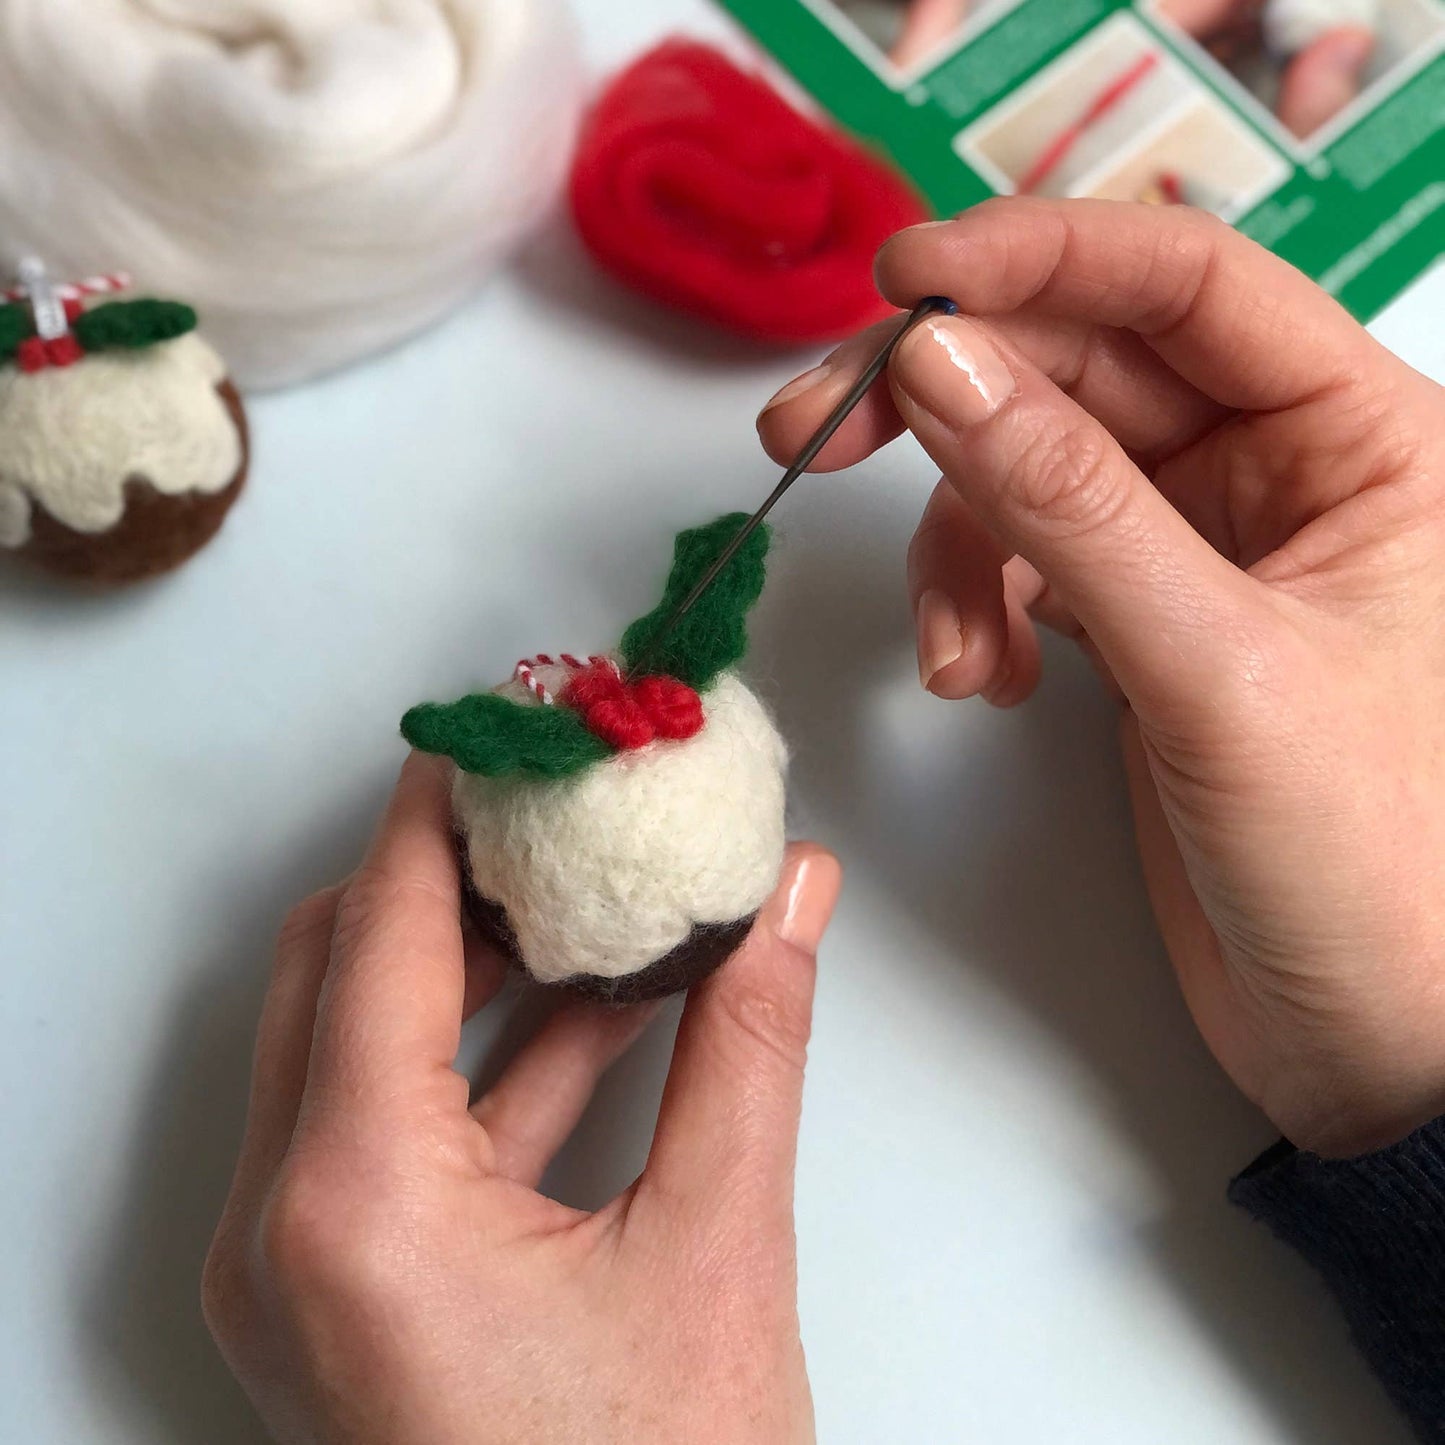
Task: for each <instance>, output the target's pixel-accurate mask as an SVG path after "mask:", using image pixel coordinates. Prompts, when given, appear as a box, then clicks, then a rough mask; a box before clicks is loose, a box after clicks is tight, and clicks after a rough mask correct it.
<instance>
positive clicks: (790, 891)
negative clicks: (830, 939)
mask: <svg viewBox="0 0 1445 1445" xmlns="http://www.w3.org/2000/svg"><path fill="white" fill-rule="evenodd" d="M841 877H842V874H841V871H840V870H839V867H838V861H837V859H835V858H834V857H833V856H832V854H831V853H805V854H803V855H802V856H801V857H799V858H794V859H793V860H792V861H791V862H790V863H789V864H788V867H787V868H786V869H785V870H784V873H783V879H782V882H781V884H780V885H779V893H780V895H781V901H782V904H783V908H782V916H781V918H780V919H779V920H778V923H777V925H776V926H775V928H774V930H773V931H774V932H775V933H776V934H777V935H778V937H779V938H781V939H782V940H783V942H784V943H790V944H792V945H793V947H794V948H801V949H803V950H804V952H806V953H816V952H817V949H818V945H819V944H820V943H821V942H822V941H823V934H824V933H825V932H826V931H827V928H828V920H829V919H831V918H832V916H833V905H834V904H835V903H837V901H838V885H839V882H840V881H841Z"/></svg>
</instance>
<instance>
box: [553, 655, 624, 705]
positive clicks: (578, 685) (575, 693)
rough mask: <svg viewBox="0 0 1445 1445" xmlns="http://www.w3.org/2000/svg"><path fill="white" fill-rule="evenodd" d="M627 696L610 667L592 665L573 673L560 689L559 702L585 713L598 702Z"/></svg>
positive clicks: (622, 685)
mask: <svg viewBox="0 0 1445 1445" xmlns="http://www.w3.org/2000/svg"><path fill="white" fill-rule="evenodd" d="M626 695H627V688H626V686H625V684H624V683H623V681H622V679H621V678H620V677H619V676H618V675H617V673H616V672H615V671H614V670H613V669H612V668H610V667H605V666H602V665H600V664H594V665H593V666H591V667H584V668H581V669H579V670H578V671H577V672H574V673H573V674H572V676H571V677H570V678H568V680H567V685H566V687H564V688H563V689H562V694H561V701H562V702H563V703H565V704H566V705H567V706H568V707H572V708H576V709H577V711H578V712H583V713H585V712H586V711H587V709H588V708H589V707H592V706H594V705H595V704H597V703H599V702H610V701H615V700H616V699H618V698H621V697H625V696H626Z"/></svg>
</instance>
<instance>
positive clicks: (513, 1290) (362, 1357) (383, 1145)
mask: <svg viewBox="0 0 1445 1445" xmlns="http://www.w3.org/2000/svg"><path fill="white" fill-rule="evenodd" d="M838 881H839V874H838V867H837V864H836V863H835V862H834V860H833V859H832V858H831V857H830V856H829V855H827V854H826V853H823V852H821V851H819V850H818V849H815V848H809V847H804V848H795V849H794V850H793V851H792V853H791V854H790V856H789V861H788V865H787V868H786V870H785V874H784V878H783V882H782V884H781V886H780V888H779V890H778V893H777V894H776V895H775V897H774V899H773V901H772V902H771V903H770V904H769V905H768V906H767V907H766V908H765V909H764V910H763V913H762V915H761V916H760V918H759V920H758V924H757V927H756V928H755V929H754V931H753V934H752V936H751V938H750V939H749V940H748V942H747V943H746V944H745V945H744V947H743V949H742V950H741V952H740V953H739V954H738V955H737V956H736V957H734V958H733V959H731V960H730V961H729V962H728V963H726V964H724V966H723V967H722V968H721V969H720V970H719V972H718V973H717V974H715V975H714V976H713V977H712V978H711V979H709V980H708V981H707V982H706V983H704V984H702V985H700V986H699V987H697V988H696V989H694V990H693V992H692V995H691V997H690V998H689V1000H688V1003H687V1007H686V1009H685V1011H684V1014H683V1019H682V1025H681V1028H680V1030H679V1033H678V1039H677V1045H676V1049H675V1052H674V1055H673V1061H672V1069H671V1072H670V1075H669V1077H668V1081H667V1089H666V1093H665V1095H664V1098H663V1103H662V1109H661V1113H660V1116H659V1119H658V1124H657V1131H656V1136H655V1138H654V1141H653V1146H652V1151H651V1155H650V1157H649V1159H648V1162H647V1167H646V1169H645V1170H644V1172H643V1174H642V1176H641V1178H640V1179H638V1180H637V1182H636V1183H635V1184H634V1185H633V1186H632V1187H631V1188H629V1189H628V1190H627V1191H626V1192H625V1193H624V1194H623V1195H622V1196H621V1197H620V1198H618V1199H616V1200H614V1201H613V1202H612V1203H611V1204H609V1205H608V1206H607V1207H606V1208H604V1209H602V1210H600V1211H598V1212H597V1213H595V1214H587V1213H583V1212H581V1211H579V1210H575V1209H568V1208H565V1207H564V1206H562V1205H560V1204H558V1203H555V1202H554V1201H552V1200H550V1199H548V1198H546V1197H545V1196H543V1195H542V1194H540V1193H538V1192H537V1184H538V1181H539V1180H540V1179H541V1177H542V1174H543V1171H544V1170H545V1169H546V1167H547V1164H548V1162H549V1161H550V1159H551V1158H552V1156H553V1155H554V1153H555V1152H556V1150H557V1149H558V1148H559V1147H560V1145H561V1144H562V1143H563V1141H564V1140H565V1139H566V1138H567V1136H568V1135H569V1134H570V1133H571V1131H572V1128H573V1126H574V1125H575V1123H576V1122H577V1119H578V1118H579V1116H580V1115H581V1113H582V1110H583V1109H584V1108H585V1106H586V1104H587V1102H588V1100H589V1098H590V1097H591V1094H592V1092H593V1088H594V1086H595V1084H596V1082H597V1079H598V1076H599V1075H600V1074H601V1073H602V1071H603V1070H604V1069H605V1068H606V1067H607V1065H608V1064H609V1063H610V1062H611V1061H612V1060H613V1059H614V1058H615V1057H616V1056H617V1055H618V1054H619V1053H620V1052H621V1051H622V1050H623V1049H625V1048H626V1047H627V1045H628V1044H629V1043H630V1042H631V1041H632V1039H633V1038H634V1037H635V1036H636V1035H637V1034H638V1033H639V1032H640V1031H641V1029H642V1027H643V1025H644V1023H645V1022H646V1019H647V1017H648V1014H647V1013H646V1012H645V1011H644V1012H639V1011H636V1010H634V1011H631V1012H625V1013H617V1012H608V1011H605V1010H602V1009H600V1008H598V1007H597V1006H595V1005H586V1006H584V1005H580V1004H564V1005H562V1006H561V1007H560V1008H559V1009H558V1010H557V1012H556V1013H555V1014H554V1015H553V1016H552V1018H551V1020H550V1022H549V1023H548V1024H547V1025H545V1026H544V1028H543V1029H542V1031H541V1032H540V1033H539V1034H538V1035H537V1037H536V1038H535V1039H534V1040H533V1041H532V1042H531V1043H530V1044H529V1045H528V1046H527V1047H526V1048H524V1049H523V1051H522V1052H521V1053H520V1054H519V1055H518V1056H517V1058H516V1059H515V1060H514V1062H513V1063H512V1064H511V1066H510V1067H509V1068H508V1070H507V1071H506V1072H505V1074H504V1075H503V1076H502V1078H501V1079H500V1081H499V1082H498V1083H497V1084H496V1085H495V1086H494V1087H493V1088H492V1089H491V1091H490V1092H489V1093H487V1094H486V1095H485V1096H484V1097H483V1098H482V1099H481V1100H479V1101H478V1102H477V1103H475V1104H472V1105H471V1106H470V1108H469V1107H468V1085H467V1081H466V1080H465V1079H464V1078H463V1077H462V1076H461V1075H460V1074H458V1073H457V1072H456V1071H455V1070H454V1068H453V1059H454V1057H455V1055H456V1052H457V1047H458V1042H459V1034H460V1029H461V1024H462V1020H463V1017H464V1015H465V1014H466V1013H467V1012H468V1011H473V1010H475V1008H477V1007H480V1006H481V1005H482V1003H484V1002H485V1001H486V999H487V998H489V997H490V996H491V995H492V994H494V993H495V992H496V990H497V988H498V986H499V984H500V981H501V976H502V969H501V967H500V965H499V963H498V962H497V960H495V959H494V958H488V959H483V960H481V961H480V962H479V963H478V964H477V965H476V966H474V967H468V966H467V964H466V961H465V958H464V943H463V934H462V928H461V924H460V921H459V920H460V897H459V880H458V876H457V865H456V862H455V859H454V856H453V852H452V844H451V838H450V825H449V808H448V799H447V787H446V781H445V778H444V776H443V773H442V771H441V770H439V769H438V768H437V767H436V766H435V765H434V764H433V763H432V762H431V761H430V760H424V759H421V758H419V757H414V758H412V759H411V760H410V761H409V762H408V763H407V765H406V767H405V768H404V769H403V772H402V777H401V781H400V784H399V786H398V789H397V793H396V797H395V799H394V801H393V803H392V805H391V809H390V811H389V812H388V814H387V817H386V820H385V821H384V823H383V824H382V826H381V830H380V832H379V834H378V836H377V838H376V841H375V843H374V844H373V846H372V849H371V853H370V855H369V857H368V859H367V861H366V862H365V863H364V864H363V866H362V867H361V868H360V869H359V870H358V871H357V873H356V874H355V875H354V876H353V877H352V878H351V879H350V880H349V882H348V883H347V884H345V885H344V886H342V887H340V888H334V889H330V890H328V891H327V892H325V893H321V894H318V895H316V896H315V897H314V898H311V899H308V900H307V901H306V902H305V903H303V904H301V905H300V906H299V907H298V908H297V909H296V910H295V911H294V912H293V913H292V915H291V917H290V919H289V920H288V922H287V924H286V926H285V928H284V930H283V933H282V937H281V941H280V945H279V950H278V957H277V963H276V971H275V974H274V977H273V980H272V984H271V988H270V992H269V994H268V996H267V999H266V1004H265V1008H264V1010H263V1013H262V1018H261V1026H260V1033H259V1037H258V1039H257V1044H256V1060H255V1077H254V1083H253V1088H252V1098H251V1109H250V1117H249V1120H248V1124H247V1132H246V1138H245V1142H244V1144H243V1147H242V1153H241V1158H240V1162H239V1165H238V1167H237V1171H236V1178H235V1182H234V1184H233V1186H232V1191H231V1197H230V1199H229V1201H228V1203H227V1205H226V1209H225V1213H224V1216H223V1218H222V1220H221V1223H220V1227H219V1229H218V1230H217V1233H216V1237H215V1241H214V1243H213V1244H212V1247H211V1252H210V1255H209V1257H208V1259H207V1261H206V1269H205V1278H204V1284H203V1300H204V1305H205V1311H206V1318H207V1321H208V1322H209V1324H210V1326H211V1329H212V1332H213V1333H214V1334H215V1336H216V1339H217V1341H218V1342H219V1344H220V1347H221V1350H222V1353H223V1354H224V1355H225V1357H226V1360H227V1362H228V1363H229V1364H230V1366H231V1368H232V1369H233V1370H234V1371H235V1372H236V1374H237V1376H238V1377H239V1378H240V1380H241V1382H242V1383H243V1384H244V1385H245V1387H246V1389H247V1390H248V1392H249V1393H250V1395H251V1397H252V1399H253V1400H254V1401H255V1403H256V1405H257V1407H258V1408H259V1410H260V1412H261V1414H262V1416H263V1417H264V1418H265V1420H266V1423H267V1424H268V1426H269V1427H270V1428H271V1429H272V1431H273V1432H274V1433H275V1434H276V1436H277V1438H278V1439H281V1440H283V1441H319V1440H325V1441H328V1442H336V1441H345V1442H348V1445H350V1442H371V1441H375V1442H389V1445H396V1442H398V1441H405V1442H406V1445H440V1442H453V1441H455V1442H462V1441H465V1442H468V1445H477V1442H502V1441H507V1442H511V1441H517V1442H522V1441H526V1442H538V1441H543V1440H558V1441H560V1440H587V1441H589V1442H597V1445H601V1442H608V1441H628V1442H637V1445H641V1442H650V1441H667V1442H672V1441H678V1440H727V1441H729V1442H747V1441H757V1442H767V1445H780V1442H791V1441H799V1440H809V1439H811V1438H812V1435H813V1423H812V1418H813V1417H812V1403H811V1399H810V1396H809V1392H808V1381H807V1375H806V1373H805V1370H804V1364H803V1351H802V1346H801V1343H800V1341H799V1335H798V1319H797V1305H796V1280H795V1273H796V1271H795V1255H794V1239H793V1166H794V1157H795V1152H796V1143H797V1130H798V1114H799V1107H800V1102H801V1097H802V1082H803V1060H804V1054H805V1052H806V1045H807V1038H808V1031H809V1022H810V1018H811V1011H812V997H813V978H814V964H813V954H814V951H815V949H816V947H817V944H818V941H819V938H820V937H821V935H822V932H823V929H824V927H825V926H826V924H827V921H828V918H829V915H830V913H831V911H832V907H833V903H834V900H835V898H836V895H837V890H838Z"/></svg>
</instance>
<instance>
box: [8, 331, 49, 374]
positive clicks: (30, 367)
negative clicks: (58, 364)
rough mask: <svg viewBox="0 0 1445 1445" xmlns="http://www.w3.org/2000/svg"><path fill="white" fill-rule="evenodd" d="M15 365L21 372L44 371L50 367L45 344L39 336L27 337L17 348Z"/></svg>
mask: <svg viewBox="0 0 1445 1445" xmlns="http://www.w3.org/2000/svg"><path fill="white" fill-rule="evenodd" d="M15 363H16V365H17V366H19V368H20V370H21V371H29V372H36V371H44V370H45V368H46V367H47V366H49V365H50V358H49V357H48V356H46V354H45V343H44V342H43V341H42V340H41V339H40V338H39V337H38V336H27V337H26V338H25V340H24V341H22V342H21V343H20V345H19V346H17V347H16V348H15Z"/></svg>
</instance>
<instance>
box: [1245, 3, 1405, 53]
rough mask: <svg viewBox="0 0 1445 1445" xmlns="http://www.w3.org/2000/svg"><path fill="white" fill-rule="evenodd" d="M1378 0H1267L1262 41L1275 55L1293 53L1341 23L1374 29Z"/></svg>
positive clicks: (1378, 5) (1377, 18)
mask: <svg viewBox="0 0 1445 1445" xmlns="http://www.w3.org/2000/svg"><path fill="white" fill-rule="evenodd" d="M1379 19H1380V0H1269V3H1268V4H1267V5H1266V6H1265V7H1264V39H1265V44H1266V45H1267V46H1268V47H1269V49H1270V50H1271V51H1272V52H1273V53H1274V54H1276V55H1296V54H1298V53H1299V52H1300V51H1301V50H1304V49H1305V48H1306V47H1307V46H1310V45H1313V44H1314V42H1315V41H1316V40H1318V39H1319V38H1320V36H1321V35H1324V34H1326V33H1328V32H1329V31H1331V30H1337V29H1339V28H1340V26H1342V25H1358V26H1360V27H1361V28H1362V29H1365V30H1374V29H1375V28H1376V26H1377V25H1378V24H1379Z"/></svg>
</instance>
